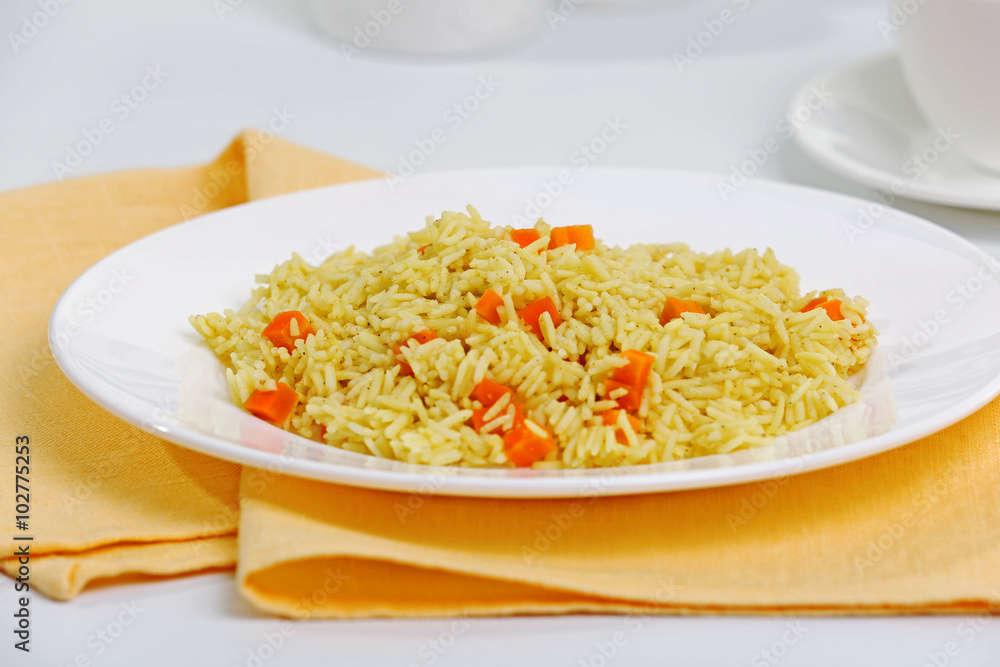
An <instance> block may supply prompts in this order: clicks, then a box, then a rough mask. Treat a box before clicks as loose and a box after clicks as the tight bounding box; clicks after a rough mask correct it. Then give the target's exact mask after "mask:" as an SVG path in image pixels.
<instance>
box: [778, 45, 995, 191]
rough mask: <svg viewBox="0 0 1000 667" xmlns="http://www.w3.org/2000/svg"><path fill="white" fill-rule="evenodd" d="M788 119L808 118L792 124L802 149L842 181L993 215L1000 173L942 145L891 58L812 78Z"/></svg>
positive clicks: (891, 55) (885, 56) (944, 138)
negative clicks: (818, 106) (820, 104)
mask: <svg viewBox="0 0 1000 667" xmlns="http://www.w3.org/2000/svg"><path fill="white" fill-rule="evenodd" d="M817 91H819V92H817ZM824 98H827V99H826V101H825V102H822V100H823V99H824ZM810 102H811V103H812V105H813V106H817V104H818V102H819V103H822V106H821V107H820V108H819V109H813V108H811V107H810V106H809V103H810ZM790 113H791V118H792V119H796V118H799V119H805V118H806V117H808V119H806V120H802V121H801V122H797V123H795V122H793V125H798V127H796V133H795V135H796V137H797V138H798V141H799V144H800V145H801V146H802V148H803V149H804V150H805V151H806V152H807V153H809V155H811V156H812V157H813V158H814V159H816V160H817V161H818V162H820V163H822V164H823V165H824V166H826V167H828V168H830V169H832V170H833V171H835V172H837V173H839V174H841V175H842V176H845V177H847V178H850V179H851V180H854V181H858V182H860V183H864V184H865V185H870V186H872V187H874V188H878V189H879V190H882V191H885V192H891V193H893V194H894V195H898V196H901V197H906V198H908V199H918V200H922V201H929V202H934V203H936V204H947V205H950V206H964V207H968V208H979V209H990V210H1000V174H996V175H991V174H990V173H989V172H987V171H982V170H980V169H979V168H977V167H976V166H975V165H973V164H972V163H971V162H969V161H968V160H967V159H966V158H965V157H964V156H963V155H961V154H960V153H959V152H958V150H957V149H956V148H955V147H954V146H953V145H950V146H949V142H948V140H947V134H948V132H947V128H942V133H941V134H939V133H938V131H937V129H936V128H932V127H931V126H930V124H929V123H928V122H927V120H926V119H925V118H924V117H923V115H922V114H921V113H920V111H919V110H918V109H917V105H916V102H915V101H914V100H913V97H912V96H911V95H910V91H909V89H908V88H907V87H906V82H905V81H904V79H903V72H902V69H901V68H900V65H899V60H898V59H897V57H896V54H895V52H891V53H884V54H881V55H879V56H876V57H873V58H869V59H867V60H862V61H860V62H855V63H852V64H850V65H847V66H846V67H841V68H838V69H836V70H833V71H831V72H827V73H825V74H822V75H820V76H818V77H816V78H815V79H813V80H812V81H810V82H809V83H808V84H806V85H805V86H804V87H803V88H802V89H801V90H800V91H799V92H798V93H797V94H796V95H795V97H794V99H793V101H792V106H791V111H790ZM796 114H798V116H797V115H796ZM935 140H937V147H935ZM924 156H925V157H924Z"/></svg>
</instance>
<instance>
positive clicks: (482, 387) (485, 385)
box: [472, 378, 514, 408]
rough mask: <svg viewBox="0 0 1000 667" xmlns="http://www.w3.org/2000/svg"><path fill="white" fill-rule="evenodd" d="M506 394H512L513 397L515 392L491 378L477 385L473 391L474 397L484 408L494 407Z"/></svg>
mask: <svg viewBox="0 0 1000 667" xmlns="http://www.w3.org/2000/svg"><path fill="white" fill-rule="evenodd" d="M504 394H511V395H512V397H513V394H514V392H513V391H512V390H510V389H508V388H507V387H505V386H503V385H502V384H500V383H499V382H497V381H495V380H491V379H489V378H483V380H482V382H480V383H479V384H477V385H476V388H475V389H473V390H472V397H473V398H474V399H476V400H477V401H479V402H480V403H482V404H483V407H484V408H488V407H490V406H492V405H493V404H494V403H496V402H497V401H499V400H500V397H501V396H503V395H504Z"/></svg>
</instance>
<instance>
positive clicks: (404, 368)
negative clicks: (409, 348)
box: [392, 329, 438, 377]
mask: <svg viewBox="0 0 1000 667" xmlns="http://www.w3.org/2000/svg"><path fill="white" fill-rule="evenodd" d="M437 337H438V335H437V333H435V332H434V331H431V330H430V329H422V330H420V331H417V332H415V333H413V334H412V335H411V336H410V337H409V338H407V339H406V340H404V341H403V342H402V343H399V344H398V345H396V346H395V347H394V348H392V358H393V359H395V360H396V361H397V362H399V376H400V377H406V376H407V375H413V369H412V368H410V365H409V364H408V363H406V362H405V361H403V360H402V359H400V358H399V354H400V352H402V350H403V347H404V346H406V345H407V344H409V342H410V341H411V340H415V341H417V345H423V344H424V343H427V342H429V341H432V340H434V339H435V338H437Z"/></svg>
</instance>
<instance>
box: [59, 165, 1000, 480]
mask: <svg viewBox="0 0 1000 667" xmlns="http://www.w3.org/2000/svg"><path fill="white" fill-rule="evenodd" d="M564 168H565V167H564V166H538V165H530V166H523V167H499V168H493V167H480V168H472V169H453V170H442V171H427V172H424V173H421V174H418V175H416V176H414V177H413V179H414V180H415V179H418V178H447V177H449V176H451V175H456V174H460V175H463V176H468V175H470V174H472V175H475V174H486V173H489V174H497V173H501V172H516V173H524V172H538V173H547V174H550V173H551V172H558V171H559V170H561V169H564ZM590 171H594V172H605V173H609V174H616V175H623V176H628V175H643V176H659V177H663V178H670V179H677V178H681V179H692V180H695V181H698V182H708V181H709V179H714V180H716V181H717V180H719V179H720V178H722V176H724V175H723V174H719V173H715V172H706V171H693V170H677V169H657V168H650V167H614V166H607V167H591V168H590ZM380 180H385V179H380V178H378V177H376V178H374V179H364V180H361V181H352V182H349V183H340V184H333V185H327V186H321V187H318V188H310V189H307V190H302V191H297V192H292V193H287V194H283V195H278V196H275V197H268V198H266V199H262V200H256V201H250V202H244V203H241V204H237V205H235V206H231V207H227V208H224V209H219V210H217V211H213V212H211V213H207V214H205V215H202V216H197V217H194V218H191V219H188V220H183V221H179V222H178V223H175V224H173V225H170V226H168V227H165V228H163V229H160V230H157V231H155V232H153V233H151V234H148V235H146V236H143V237H142V238H139V239H136V240H135V241H132V242H131V243H129V244H127V245H125V246H122V247H121V248H118V249H117V250H115V251H114V252H112V253H110V254H108V255H106V256H105V257H103V258H101V259H100V260H98V261H97V262H95V263H94V264H93V265H91V266H90V267H88V268H87V269H86V270H85V271H84V272H83V273H81V274H80V275H79V276H78V277H77V278H75V279H74V280H73V281H72V282H71V283H70V285H69V286H67V288H66V289H65V290H64V291H63V293H62V294H61V295H60V297H59V299H58V300H57V302H56V304H55V306H54V307H53V309H52V312H51V314H50V318H49V322H48V342H49V345H50V348H51V350H52V353H53V357H54V358H55V361H56V363H57V365H58V366H59V368H60V370H61V371H62V372H63V374H64V375H65V376H66V377H67V378H68V379H69V380H70V382H71V383H72V384H73V385H74V386H75V387H76V388H77V389H78V390H79V391H81V392H82V393H83V394H84V395H85V396H87V398H89V399H90V400H91V401H93V402H94V403H96V404H97V405H98V406H100V407H101V408H102V409H104V410H105V411H107V412H109V413H111V414H113V415H115V416H116V417H118V418H119V419H122V420H123V421H125V422H127V423H129V424H131V425H133V426H135V427H137V428H139V429H141V430H143V431H145V432H148V433H151V434H152V435H154V436H156V437H159V438H161V439H163V440H166V441H168V442H171V443H173V444H175V445H179V446H182V447H185V448H187V449H190V450H192V451H196V452H199V453H201V454H204V455H207V456H212V457H214V458H220V459H223V460H228V461H232V462H235V463H239V464H241V465H249V466H251V467H255V468H261V469H268V468H269V466H270V465H272V464H273V463H274V462H275V461H280V462H281V466H282V468H281V470H280V474H287V475H292V476H297V477H303V478H307V479H313V480H318V481H323V482H327V483H335V484H343V485H347V486H355V487H361V488H367V489H375V490H382V491H393V492H398V493H404V494H420V495H445V496H461V497H489V498H522V499H528V498H540V499H541V498H580V497H586V489H587V487H588V486H593V481H594V480H602V479H604V478H606V477H612V478H613V480H612V481H611V482H610V483H605V484H604V485H603V488H602V489H601V491H600V495H601V496H619V495H640V494H649V493H672V492H675V491H684V490H692V489H702V488H717V487H724V486H732V485H738V484H745V483H750V482H763V481H766V480H769V479H778V478H785V477H789V476H792V475H798V474H802V473H806V472H812V471H816V470H821V469H824V468H829V467H833V466H837V465H841V464H844V463H849V462H852V461H858V460H861V459H864V458H868V457H870V456H874V455H876V454H880V453H883V452H886V451H889V450H892V449H895V448H898V447H902V446H905V445H907V444H910V443H912V442H915V441H916V440H919V439H921V438H923V437H926V436H927V435H930V434H932V433H935V432H938V431H940V430H943V429H945V428H947V427H949V426H951V425H953V424H955V423H957V422H958V421H960V420H961V419H964V418H965V417H967V416H969V415H971V414H973V413H974V412H976V411H977V410H979V409H981V408H982V407H983V406H985V405H986V404H987V403H989V402H990V401H991V400H993V399H994V398H996V397H997V396H998V395H1000V374H997V375H996V376H995V377H993V378H992V380H991V381H990V382H989V383H987V384H986V385H985V386H984V387H983V388H981V389H980V390H979V391H977V392H976V393H974V394H972V395H970V396H968V397H966V398H965V399H964V400H963V401H960V402H959V403H958V404H956V405H953V406H951V407H950V408H948V409H946V410H944V411H939V412H935V413H933V415H932V416H931V417H927V418H923V419H920V420H918V421H917V422H915V423H913V424H910V425H908V426H905V427H903V428H900V429H894V430H891V431H889V432H887V433H883V434H880V435H877V436H873V437H870V438H866V439H864V440H861V441H859V442H855V443H851V444H849V445H844V446H840V447H834V448H832V449H827V450H822V451H819V452H813V453H810V454H807V455H805V456H798V457H791V458H783V459H773V460H766V461H757V462H751V463H742V464H739V465H733V466H720V467H713V468H705V469H688V470H681V471H649V472H644V471H642V470H641V468H644V467H646V466H619V467H614V468H591V469H582V470H580V471H579V472H580V473H581V474H579V475H576V474H574V475H563V476H559V477H548V476H545V475H544V474H541V475H531V474H530V472H531V471H529V474H528V475H522V476H519V477H518V478H512V477H510V476H505V477H500V476H493V477H490V476H480V477H477V476H474V475H471V474H470V475H468V476H461V475H457V474H455V472H454V471H456V470H466V469H456V468H454V467H448V466H431V465H420V464H409V465H413V466H419V468H420V469H421V470H420V472H399V471H385V470H374V469H371V468H367V467H362V466H358V467H349V466H341V465H338V464H336V463H329V462H319V461H311V460H307V459H298V458H292V457H287V456H284V455H283V454H281V455H279V454H275V453H271V452H265V451H261V450H256V449H252V448H249V447H245V446H243V445H240V444H238V443H234V442H229V441H226V440H223V439H221V438H217V437H211V436H207V435H205V434H202V433H198V432H196V431H193V430H190V429H186V428H179V429H175V430H169V429H167V428H166V427H162V426H156V425H155V424H154V425H153V427H152V428H147V427H146V423H145V422H146V416H144V415H136V414H133V413H132V412H131V411H129V410H128V409H123V408H120V407H119V406H117V405H115V404H114V403H112V402H111V401H110V400H109V399H107V398H106V397H104V396H102V395H101V394H100V393H99V392H97V391H95V390H94V388H93V386H91V384H90V381H89V378H87V377H86V372H85V370H83V371H82V370H81V368H80V365H79V363H78V362H77V360H76V359H74V358H73V357H72V355H71V354H70V353H69V347H68V346H67V347H64V346H61V345H59V344H57V343H56V337H57V336H58V334H59V333H60V332H59V331H57V326H58V316H59V315H60V314H62V311H63V310H64V309H65V308H67V307H68V301H69V300H70V298H71V297H72V295H73V292H74V288H76V287H78V286H79V285H81V284H82V282H83V281H84V280H85V279H86V278H87V277H88V275H89V274H91V273H92V272H94V271H96V270H99V269H100V268H101V267H102V266H105V265H107V264H110V263H112V262H113V261H114V260H115V259H116V258H118V257H120V256H122V255H124V254H125V253H127V252H129V251H131V250H132V249H134V247H135V246H137V245H139V244H144V243H151V242H154V240H155V239H156V238H157V237H160V236H161V235H166V234H174V233H177V232H176V230H177V229H180V228H182V227H190V226H196V225H201V224H203V223H204V222H205V221H206V220H211V219H214V218H216V217H222V216H230V215H233V214H234V213H236V212H238V211H239V210H243V209H245V208H246V207H248V206H250V207H257V206H259V205H260V204H262V203H263V204H267V205H269V206H275V205H277V206H280V203H281V201H283V200H287V199H291V198H309V197H320V198H321V197H322V196H325V194H324V193H326V192H329V191H332V190H340V189H343V188H350V187H352V186H357V185H362V184H371V183H373V182H378V181H380ZM753 185H754V188H755V192H758V191H759V193H760V194H763V195H765V196H768V197H776V196H777V194H778V192H780V191H781V190H789V191H798V192H800V193H802V194H805V195H807V196H809V197H817V198H819V199H822V198H827V199H829V200H838V201H842V202H844V203H859V202H864V201H865V200H863V199H860V198H858V197H854V196H851V195H846V194H842V193H838V192H833V191H829V190H823V189H821V188H816V187H812V186H807V185H801V184H797V183H788V182H782V181H774V180H769V179H753ZM818 203H820V202H817V205H818ZM887 210H888V211H890V212H891V214H892V215H894V216H897V217H898V218H901V219H902V220H904V221H906V222H907V223H909V224H914V225H916V226H918V227H921V228H923V231H925V232H931V233H934V234H939V235H943V236H944V237H945V238H948V239H949V240H950V241H951V242H952V243H956V244H958V245H959V246H961V247H962V248H963V249H964V250H965V251H966V252H967V253H971V254H972V255H973V256H975V257H977V258H978V259H981V260H985V261H991V260H992V258H991V257H990V256H989V255H988V254H987V253H986V252H985V251H984V250H982V249H981V248H979V247H978V246H976V245H975V244H973V243H972V242H970V241H968V240H967V239H965V238H964V237H962V236H960V235H959V234H956V233H955V232H953V231H951V230H949V229H947V228H945V227H942V226H940V225H938V224H935V223H933V222H931V221H929V220H926V219H924V218H921V217H919V216H917V215H914V214H912V213H908V212H906V211H902V210H899V209H896V208H892V207H887ZM934 417H936V419H935V418H934ZM945 422H946V423H945ZM942 424H943V425H942ZM269 428H275V429H276V430H278V431H279V432H280V433H284V434H287V435H294V434H290V433H288V432H287V431H283V430H281V429H277V427H273V426H269ZM182 436H183V437H182ZM220 454H225V456H221V455H220ZM647 465H648V466H656V465H661V464H647ZM425 470H426V471H425ZM449 471H451V473H449ZM616 471H617V472H616ZM628 471H631V472H628ZM538 472H542V473H544V471H538ZM331 473H336V474H331ZM435 473H437V474H442V475H444V478H445V481H444V482H442V483H441V484H438V485H436V486H434V487H433V488H432V489H431V490H429V491H427V490H425V487H426V485H427V482H428V480H429V479H430V478H431V477H432V476H433V475H434V474H435ZM586 473H590V474H586ZM526 477H534V479H538V480H544V483H545V486H540V485H537V484H536V485H535V486H534V487H529V486H525V482H529V481H530V480H529V479H526ZM386 478H389V479H386ZM626 480H627V483H626ZM665 481H667V482H668V483H664V482H665ZM512 482H514V483H513V484H512Z"/></svg>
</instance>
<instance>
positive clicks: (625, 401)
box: [604, 380, 642, 411]
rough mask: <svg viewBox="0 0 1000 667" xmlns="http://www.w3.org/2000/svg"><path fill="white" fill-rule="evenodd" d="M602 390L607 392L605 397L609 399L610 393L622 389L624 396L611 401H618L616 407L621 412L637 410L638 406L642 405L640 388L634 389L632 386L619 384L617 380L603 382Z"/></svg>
mask: <svg viewBox="0 0 1000 667" xmlns="http://www.w3.org/2000/svg"><path fill="white" fill-rule="evenodd" d="M604 389H605V391H607V395H608V396H609V397H610V396H611V392H613V391H614V390H616V389H624V390H625V391H626V392H627V393H626V394H625V395H624V396H621V397H619V398H616V399H613V400H616V401H618V407H620V408H621V409H622V410H631V411H635V410H638V409H639V406H640V405H642V389H641V388H636V387H635V386H633V385H630V384H626V383H624V382H619V381H618V380H606V381H605V382H604Z"/></svg>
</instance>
